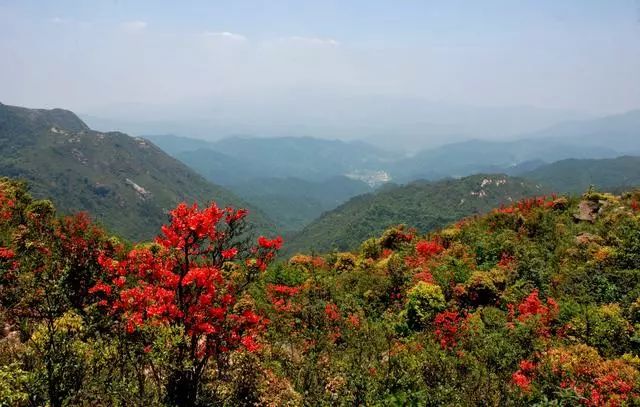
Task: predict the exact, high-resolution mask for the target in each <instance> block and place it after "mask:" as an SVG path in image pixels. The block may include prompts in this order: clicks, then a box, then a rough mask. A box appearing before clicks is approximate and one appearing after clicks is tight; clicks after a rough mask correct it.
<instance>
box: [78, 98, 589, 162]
mask: <svg viewBox="0 0 640 407" xmlns="http://www.w3.org/2000/svg"><path fill="white" fill-rule="evenodd" d="M86 113H88V114H89V115H88V116H85V117H86V119H87V120H88V121H87V123H90V124H92V125H93V127H97V128H101V127H100V126H102V127H104V128H108V129H113V128H118V129H121V130H123V131H127V132H130V133H132V134H136V135H141V134H160V133H167V132H170V133H173V134H185V135H186V134H188V135H191V136H196V137H200V138H208V139H211V140H215V139H220V138H223V137H227V136H229V135H233V134H253V135H269V136H280V137H292V136H293V137H316V138H326V137H332V138H339V139H342V140H365V141H366V142H368V143H369V144H372V145H375V146H378V147H380V148H383V149H386V150H397V151H409V152H413V151H416V150H417V149H424V148H431V147H435V146H439V145H442V144H445V143H450V142H453V141H462V140H468V139H472V138H481V139H493V140H498V139H506V138H510V137H514V136H517V135H518V134H523V133H529V132H533V131H537V130H539V129H543V128H546V127H549V126H551V125H554V124H556V123H560V122H564V121H567V120H577V119H584V118H587V117H591V116H590V115H589V114H585V113H582V112H576V111H571V110H566V109H549V108H539V107H534V106H522V105H520V106H513V105H512V106H473V105H464V104H457V103H452V102H446V101H443V100H429V99H425V98H422V97H414V96H403V95H398V94H388V93H384V92H373V93H372V92H360V91H358V90H356V89H352V88H350V89H347V88H344V87H340V89H334V90H328V89H326V88H322V89H318V88H309V87H294V88H288V89H286V90H285V89H280V90H278V92H269V94H268V96H267V97H265V95H263V94H260V95H254V97H249V96H248V95H244V96H243V97H239V96H238V95H236V96H231V95H226V96H223V95H215V96H214V95H211V96H208V97H207V96H205V97H202V98H197V99H192V100H180V101H174V102H167V103H159V104H153V105H143V104H137V103H125V104H120V105H110V106H101V107H99V108H94V109H92V111H88V112H86ZM105 119H111V120H105Z"/></svg>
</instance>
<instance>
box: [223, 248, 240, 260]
mask: <svg viewBox="0 0 640 407" xmlns="http://www.w3.org/2000/svg"><path fill="white" fill-rule="evenodd" d="M237 255H238V249H237V248H235V247H232V248H230V249H227V250H223V251H222V258H223V259H226V260H231V259H233V258H234V257H236V256H237Z"/></svg>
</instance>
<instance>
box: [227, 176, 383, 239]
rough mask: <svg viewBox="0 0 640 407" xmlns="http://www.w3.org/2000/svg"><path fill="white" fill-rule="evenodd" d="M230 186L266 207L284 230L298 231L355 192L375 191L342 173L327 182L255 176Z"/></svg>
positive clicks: (234, 190) (266, 211) (357, 193)
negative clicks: (343, 175)
mask: <svg viewBox="0 0 640 407" xmlns="http://www.w3.org/2000/svg"><path fill="white" fill-rule="evenodd" d="M230 188H231V189H232V191H233V192H235V193H236V194H238V195H239V196H240V197H242V198H244V199H246V200H248V201H250V202H252V203H253V204H255V205H256V206H258V207H260V208H261V209H262V210H264V212H265V213H266V214H267V215H268V216H269V217H270V218H271V219H273V220H274V222H276V225H277V226H278V228H279V229H281V230H284V231H298V230H300V229H302V228H303V227H304V226H306V225H307V224H309V223H310V222H311V221H313V220H314V219H316V218H317V217H318V216H320V215H321V214H322V213H323V212H326V211H329V210H331V209H334V208H335V207H337V206H339V205H340V204H342V203H344V202H345V201H347V200H348V199H350V198H352V197H354V196H356V195H360V194H364V193H368V192H371V191H372V188H371V187H370V186H369V185H368V184H366V183H364V182H362V181H358V180H353V179H350V178H347V177H341V176H337V177H332V178H329V179H327V180H324V181H305V180H302V179H299V178H256V179H253V180H250V181H247V182H244V183H241V184H237V185H233V186H231V187H230Z"/></svg>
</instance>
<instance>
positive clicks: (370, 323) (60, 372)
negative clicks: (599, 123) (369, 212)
mask: <svg viewBox="0 0 640 407" xmlns="http://www.w3.org/2000/svg"><path fill="white" fill-rule="evenodd" d="M245 217H246V213H245V211H243V210H239V209H231V208H228V209H222V208H219V207H217V206H216V205H214V204H212V205H210V206H208V207H205V208H198V207H195V206H189V205H186V204H180V205H178V206H177V207H176V208H175V209H174V210H173V211H172V212H171V220H170V222H169V223H168V224H167V225H165V226H163V227H162V229H161V233H160V235H159V237H158V239H157V240H156V241H155V242H153V243H143V244H139V245H136V246H134V247H131V246H128V245H123V244H122V243H121V242H119V241H118V240H117V239H113V238H110V237H109V236H108V234H107V233H106V232H104V231H103V230H101V229H100V228H98V227H96V226H95V225H93V224H91V222H90V221H89V220H88V219H87V218H86V217H84V216H82V215H76V216H72V217H65V218H58V217H57V216H56V215H55V209H54V208H53V206H52V205H51V204H50V203H49V202H47V201H36V200H33V199H32V198H31V197H29V196H28V195H27V194H26V192H25V188H24V185H21V184H19V183H16V182H13V181H10V180H6V179H4V180H2V181H0V289H1V290H2V296H1V297H0V318H1V322H2V323H3V326H4V330H3V333H2V337H1V338H0V403H2V404H5V405H12V406H18V407H20V406H29V405H45V404H46V405H51V406H62V405H78V404H80V405H86V404H90V405H148V406H155V405H169V406H176V405H180V406H200V405H228V406H238V405H278V406H280V405H285V406H287V405H288V406H302V405H456V406H472V405H584V406H614V405H619V406H622V405H636V404H637V403H639V402H640V370H639V369H640V359H639V358H638V346H637V343H638V338H637V332H638V330H639V329H640V316H639V315H638V314H639V309H640V192H632V193H625V194H623V195H621V196H614V195H610V194H601V193H594V192H590V193H588V194H585V195H584V196H583V197H581V198H565V197H539V198H527V199H523V200H520V201H517V202H513V203H512V204H511V205H506V206H502V207H498V208H495V209H493V210H491V211H489V212H488V213H487V214H486V215H482V216H480V215H477V216H473V217H467V218H463V219H459V220H458V221H457V222H455V223H452V224H450V225H449V226H447V227H446V228H444V229H442V230H440V231H439V232H437V233H429V234H427V235H422V234H419V233H415V232H411V231H409V230H406V229H403V228H398V227H394V228H390V229H388V230H387V231H385V232H384V233H383V234H382V235H381V236H379V237H376V238H372V239H369V240H367V241H365V242H363V243H362V244H361V246H360V247H359V249H357V250H355V251H353V252H342V253H331V254H326V255H319V256H308V255H296V256H293V257H291V258H289V259H288V260H287V261H284V262H280V263H278V264H273V263H272V261H273V259H274V256H275V254H276V252H277V251H278V249H279V248H280V247H281V245H282V240H281V239H279V238H276V239H269V238H266V237H260V238H259V239H258V240H257V242H255V243H252V242H250V241H246V240H244V239H237V238H236V237H239V236H242V228H243V225H244V222H245ZM285 244H286V243H285ZM270 264H271V265H270Z"/></svg>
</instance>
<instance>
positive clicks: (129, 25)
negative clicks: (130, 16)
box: [121, 20, 148, 31]
mask: <svg viewBox="0 0 640 407" xmlns="http://www.w3.org/2000/svg"><path fill="white" fill-rule="evenodd" d="M147 26H148V24H147V22H146V21H142V20H135V21H125V22H124V23H122V24H121V27H122V28H124V29H125V30H127V31H140V30H144V29H145V28H147Z"/></svg>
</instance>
